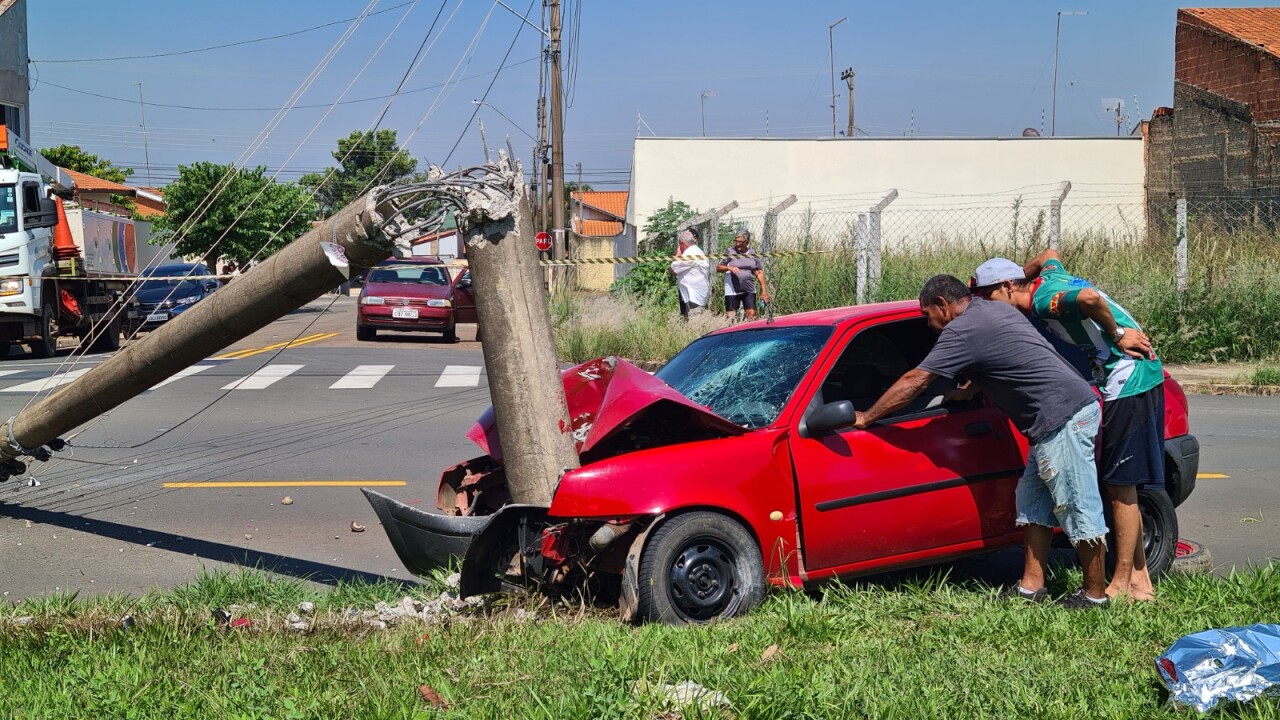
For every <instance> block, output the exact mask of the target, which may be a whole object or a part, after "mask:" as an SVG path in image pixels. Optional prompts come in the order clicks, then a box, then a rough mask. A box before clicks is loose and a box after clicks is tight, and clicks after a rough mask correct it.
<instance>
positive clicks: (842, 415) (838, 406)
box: [804, 400, 857, 437]
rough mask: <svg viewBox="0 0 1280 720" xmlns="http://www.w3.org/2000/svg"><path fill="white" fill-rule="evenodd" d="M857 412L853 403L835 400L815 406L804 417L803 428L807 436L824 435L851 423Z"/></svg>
mask: <svg viewBox="0 0 1280 720" xmlns="http://www.w3.org/2000/svg"><path fill="white" fill-rule="evenodd" d="M856 419H857V413H856V412H855V411H854V409H853V403H851V402H849V401H848V400H837V401H836V402H831V403H827V404H826V405H822V406H820V407H817V408H815V409H814V410H813V411H812V412H810V413H809V416H808V417H806V418H805V421H804V424H805V430H806V435H807V436H808V437H818V436H821V435H826V434H827V433H830V432H831V431H832V430H836V429H838V428H842V427H849V426H850V425H853V422H854V420H856Z"/></svg>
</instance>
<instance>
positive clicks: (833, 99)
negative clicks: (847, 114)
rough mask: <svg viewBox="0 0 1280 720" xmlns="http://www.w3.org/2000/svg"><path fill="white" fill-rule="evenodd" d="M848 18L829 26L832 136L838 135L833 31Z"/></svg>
mask: <svg viewBox="0 0 1280 720" xmlns="http://www.w3.org/2000/svg"><path fill="white" fill-rule="evenodd" d="M848 19H849V16H848V15H846V16H844V17H842V18H840V19H839V20H837V21H835V22H833V23H831V24H830V25H828V26H827V57H828V58H829V59H830V60H831V137H835V136H836V49H835V39H834V37H833V33H834V31H835V29H836V26H837V25H839V24H840V23H842V22H844V21H845V20H848Z"/></svg>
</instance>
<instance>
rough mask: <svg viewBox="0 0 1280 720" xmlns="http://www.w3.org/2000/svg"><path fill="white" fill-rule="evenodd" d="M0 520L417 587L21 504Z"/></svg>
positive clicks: (2, 510)
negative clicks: (12, 520)
mask: <svg viewBox="0 0 1280 720" xmlns="http://www.w3.org/2000/svg"><path fill="white" fill-rule="evenodd" d="M0 517H10V518H14V519H17V520H30V521H31V522H33V523H41V524H45V525H53V526H57V527H63V528H66V529H68V530H75V531H78V532H84V533H90V534H93V535H97V536H99V537H104V538H110V539H112V540H119V541H120V542H127V543H132V544H134V545H142V546H144V547H152V548H156V549H160V550H167V551H169V552H174V553H180V554H182V555H194V556H195V557H198V558H200V559H202V560H212V561H214V562H220V563H225V564H228V565H236V566H243V567H246V568H250V569H253V570H262V571H264V572H270V573H274V574H277V575H287V576H290V577H295V578H298V579H300V580H307V581H309V582H314V583H319V584H321V585H332V586H336V585H338V584H339V583H350V582H366V583H394V584H396V585H399V586H400V587H401V589H403V590H410V589H412V588H416V587H418V584H417V583H415V582H412V581H409V580H402V579H400V578H393V577H387V576H385V575H378V574H377V573H370V572H364V571H362V570H352V569H351V568H344V567H339V566H337V565H329V564H328V563H320V562H314V561H311V560H302V559H300V558H295V557H289V556H287V555H278V554H276V553H269V552H262V551H260V550H251V549H249V548H241V547H235V546H234V545H227V544H225V543H219V542H210V541H208V540H196V539H194V538H189V537H185V536H181V535H174V534H173V533H167V532H160V531H158V530H147V529H145V528H137V527H133V526H131V525H123V524H121V523H115V522H110V521H107V520H94V519H92V518H86V517H82V516H80V515H72V514H70V513H64V512H57V511H53V510H41V509H38V508H30V507H25V506H23V505H10V504H8V503H5V502H0Z"/></svg>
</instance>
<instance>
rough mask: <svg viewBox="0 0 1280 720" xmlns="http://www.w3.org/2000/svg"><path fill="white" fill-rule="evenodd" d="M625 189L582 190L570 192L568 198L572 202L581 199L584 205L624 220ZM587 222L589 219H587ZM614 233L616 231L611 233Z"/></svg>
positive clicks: (625, 207) (625, 208)
mask: <svg viewBox="0 0 1280 720" xmlns="http://www.w3.org/2000/svg"><path fill="white" fill-rule="evenodd" d="M629 194H630V193H628V192H627V191H626V190H584V191H582V192H575V193H572V194H571V196H570V198H569V199H570V200H572V201H573V202H578V201H579V200H581V201H582V204H584V205H590V206H591V207H593V208H595V209H597V210H600V211H602V212H607V213H609V214H610V215H612V216H614V217H616V218H618V219H619V220H624V219H626V217H627V196H628V195H629ZM587 222H588V223H590V222H591V221H590V220H588V221H587ZM613 234H614V235H616V234H617V233H613Z"/></svg>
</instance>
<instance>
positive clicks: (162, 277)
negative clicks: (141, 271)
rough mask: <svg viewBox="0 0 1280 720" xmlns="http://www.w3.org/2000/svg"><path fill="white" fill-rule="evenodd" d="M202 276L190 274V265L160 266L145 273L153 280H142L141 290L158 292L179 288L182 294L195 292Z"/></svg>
mask: <svg viewBox="0 0 1280 720" xmlns="http://www.w3.org/2000/svg"><path fill="white" fill-rule="evenodd" d="M203 274H204V273H198V272H192V270H191V266H190V265H161V266H160V267H158V268H156V269H154V270H152V271H150V272H148V273H147V277H148V278H153V279H148V280H144V281H143V283H142V289H143V290H159V289H161V288H172V287H175V286H179V290H180V291H182V292H186V291H190V290H195V289H196V287H198V286H199V284H200V281H201V280H204V279H205V278H203V277H201V276H202V275H203ZM184 277H189V279H187V280H183V279H182V278H184Z"/></svg>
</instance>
